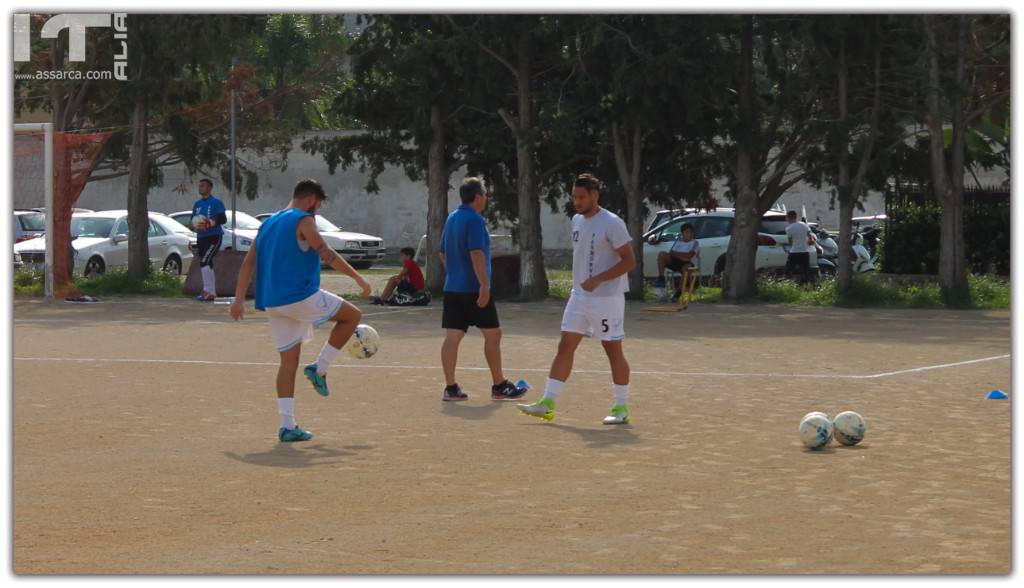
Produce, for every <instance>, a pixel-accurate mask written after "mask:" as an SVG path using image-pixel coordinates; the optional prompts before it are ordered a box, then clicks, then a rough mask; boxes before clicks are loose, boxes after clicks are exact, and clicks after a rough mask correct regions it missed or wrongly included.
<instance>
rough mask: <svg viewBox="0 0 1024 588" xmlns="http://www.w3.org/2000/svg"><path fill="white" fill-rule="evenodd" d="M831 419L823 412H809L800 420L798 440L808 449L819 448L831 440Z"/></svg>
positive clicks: (832, 430)
mask: <svg viewBox="0 0 1024 588" xmlns="http://www.w3.org/2000/svg"><path fill="white" fill-rule="evenodd" d="M833 432H834V429H833V426H832V419H830V418H828V415H827V414H825V413H823V412H809V413H807V414H806V415H804V418H803V419H801V420H800V441H801V442H802V443H803V444H804V446H805V447H808V448H810V449H821V448H822V447H825V446H826V445H828V443H829V441H831V440H832V435H833Z"/></svg>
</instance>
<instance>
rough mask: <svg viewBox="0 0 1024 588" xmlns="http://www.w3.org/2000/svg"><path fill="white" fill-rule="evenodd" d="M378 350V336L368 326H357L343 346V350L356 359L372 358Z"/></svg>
mask: <svg viewBox="0 0 1024 588" xmlns="http://www.w3.org/2000/svg"><path fill="white" fill-rule="evenodd" d="M378 349H380V335H378V334H377V330H376V329H374V328H373V327H371V326H370V325H359V326H358V327H356V330H355V332H353V333H352V338H351V339H349V340H348V344H347V345H345V350H346V351H348V353H349V355H351V356H352V357H354V358H356V359H366V358H368V357H372V356H373V354H375V353H377V350H378Z"/></svg>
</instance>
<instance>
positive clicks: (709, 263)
mask: <svg viewBox="0 0 1024 588" xmlns="http://www.w3.org/2000/svg"><path fill="white" fill-rule="evenodd" d="M735 217H736V212H735V211H734V210H731V209H730V210H724V209H718V210H716V211H714V212H701V213H693V214H687V215H684V216H678V217H676V218H674V219H672V220H670V221H668V222H665V223H663V224H661V225H660V226H658V227H656V228H655V229H654V230H651V231H648V232H647V233H645V234H644V278H652V279H653V278H656V277H657V276H658V253H660V252H662V251H668V250H669V249H671V248H672V244H673V243H675V240H676V237H677V236H678V235H679V231H680V229H681V227H682V226H683V225H684V224H685V223H690V224H691V225H693V236H694V238H695V239H697V242H698V243H700V275H701V276H702V277H706V276H713V275H717V274H720V273H722V272H723V271H724V270H725V253H726V251H727V250H728V249H729V239H730V238H731V236H732V225H733V222H734V219H735ZM787 224H788V223H787V222H786V215H785V214H783V213H781V212H778V211H770V212H768V213H766V214H765V215H764V216H763V217H762V219H761V225H760V226H759V227H758V232H757V256H756V258H755V265H754V267H755V269H756V270H757V271H772V272H780V271H784V270H785V268H786V258H787V257H788V255H789V243H788V239H787V238H786V225H787ZM817 264H818V261H817V255H816V253H815V252H814V251H813V250H812V251H811V268H815V267H817Z"/></svg>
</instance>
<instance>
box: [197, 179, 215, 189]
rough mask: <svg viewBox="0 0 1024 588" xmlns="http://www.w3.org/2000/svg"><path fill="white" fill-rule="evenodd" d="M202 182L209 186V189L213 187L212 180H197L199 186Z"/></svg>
mask: <svg viewBox="0 0 1024 588" xmlns="http://www.w3.org/2000/svg"><path fill="white" fill-rule="evenodd" d="M203 182H206V183H207V184H209V185H210V187H211V188H212V187H213V180H211V179H210V178H203V179H201V180H199V183H200V184H202V183H203Z"/></svg>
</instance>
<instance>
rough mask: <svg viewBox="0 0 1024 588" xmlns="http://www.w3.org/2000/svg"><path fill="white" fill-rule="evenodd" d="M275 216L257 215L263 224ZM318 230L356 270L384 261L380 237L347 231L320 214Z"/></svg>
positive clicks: (331, 246) (317, 218) (383, 249)
mask: <svg viewBox="0 0 1024 588" xmlns="http://www.w3.org/2000/svg"><path fill="white" fill-rule="evenodd" d="M274 214H275V213H273V212H265V213H263V214H257V215H256V218H257V219H258V220H259V221H260V222H261V223H262V222H263V221H265V220H267V219H268V218H270V217H272V216H274ZM316 228H317V230H318V231H320V235H321V236H322V237H323V238H324V241H325V242H327V245H328V246H329V247H330V248H331V249H333V250H335V251H337V252H338V255H340V256H342V257H343V258H344V259H345V261H347V262H349V264H351V265H352V267H354V268H356V269H369V268H370V267H372V266H373V264H374V263H377V262H379V261H381V260H382V259H384V253H385V251H386V250H385V248H384V239H381V238H380V237H374V236H373V235H365V234H363V233H353V232H351V231H345V230H343V229H342V228H341V227H339V226H337V225H335V224H334V223H332V222H331V221H329V220H327V219H326V218H324V217H323V216H321V215H319V214H318V215H316ZM325 267H326V266H325Z"/></svg>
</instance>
